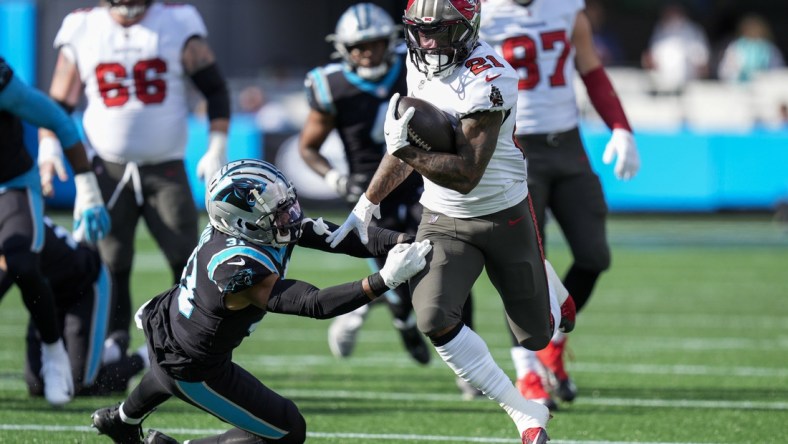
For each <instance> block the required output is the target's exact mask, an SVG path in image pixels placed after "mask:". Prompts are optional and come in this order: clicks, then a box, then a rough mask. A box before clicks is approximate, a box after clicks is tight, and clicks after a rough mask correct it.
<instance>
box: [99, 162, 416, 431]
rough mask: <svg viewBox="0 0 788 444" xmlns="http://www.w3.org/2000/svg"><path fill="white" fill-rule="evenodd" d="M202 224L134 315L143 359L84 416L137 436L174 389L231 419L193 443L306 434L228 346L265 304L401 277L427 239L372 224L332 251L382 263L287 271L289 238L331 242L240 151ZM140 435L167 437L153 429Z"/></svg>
mask: <svg viewBox="0 0 788 444" xmlns="http://www.w3.org/2000/svg"><path fill="white" fill-rule="evenodd" d="M205 200H206V208H207V210H208V215H209V218H210V224H209V225H208V226H207V227H206V229H205V231H203V233H202V235H201V237H200V241H199V244H198V245H197V247H196V248H195V250H194V252H193V253H192V255H191V258H190V259H189V262H188V264H187V265H186V267H185V268H184V271H183V275H182V277H181V281H180V283H179V284H178V285H176V286H174V287H173V288H171V289H169V290H167V291H166V292H164V293H162V294H160V295H158V296H156V297H155V298H153V299H151V300H150V301H149V302H147V303H146V304H145V305H144V306H143V307H142V308H140V310H138V312H137V315H136V321H137V322H138V326H140V327H141V328H142V329H143V330H144V331H145V336H146V338H147V343H148V347H149V351H150V358H151V368H150V370H149V371H148V372H147V373H146V374H145V375H144V376H143V378H142V380H141V381H140V383H139V385H138V386H137V387H136V388H135V389H134V390H133V391H132V392H131V394H129V396H128V397H127V398H126V399H125V401H123V402H122V403H121V404H120V405H118V406H115V407H107V408H102V409H99V410H97V411H96V412H94V413H93V417H92V419H93V426H94V427H95V428H97V429H98V431H99V433H102V434H105V435H107V436H109V437H110V438H112V439H113V440H114V441H115V442H119V443H140V442H142V439H143V438H142V426H141V423H142V420H143V419H144V418H145V417H146V416H147V415H148V414H150V413H151V412H152V411H153V410H154V409H155V408H156V407H157V406H159V405H160V404H162V403H163V402H164V401H166V400H167V399H169V398H170V397H172V396H176V397H178V398H180V399H182V400H183V401H185V402H187V403H189V404H192V405H194V406H196V407H198V408H200V409H202V410H204V411H206V412H208V413H210V414H212V415H214V416H215V417H217V418H219V419H221V420H223V421H225V422H227V423H229V424H231V425H233V426H234V428H232V429H230V430H228V431H227V432H225V433H222V434H220V435H216V436H211V437H207V438H202V439H194V440H190V441H189V442H190V443H192V444H200V443H230V442H232V443H234V444H243V443H287V444H291V443H303V442H304V441H305V440H306V422H305V420H304V418H303V416H302V415H301V413H300V412H299V410H298V407H297V406H296V405H295V403H294V402H293V401H291V400H290V399H287V398H285V397H283V396H281V395H279V394H278V393H276V392H274V391H273V390H271V389H270V388H268V387H266V386H265V385H264V384H263V383H262V382H260V381H259V380H257V379H256V378H255V377H254V376H252V375H251V374H250V373H249V372H247V371H246V370H244V369H243V368H241V367H240V366H239V365H237V364H235V363H233V362H232V361H231V358H232V351H233V349H235V348H236V347H237V346H238V345H239V344H240V343H241V341H242V340H243V339H244V338H245V337H246V336H248V335H249V334H250V333H251V332H252V331H253V330H254V329H255V328H256V327H257V324H258V323H259V322H260V321H261V320H262V318H263V316H264V315H265V314H266V313H267V312H273V313H283V314H294V315H298V316H305V317H312V318H318V319H325V318H331V317H334V316H337V315H340V314H343V313H347V312H349V311H351V310H354V309H356V308H358V307H360V306H362V305H364V304H366V303H368V302H370V301H371V300H373V299H375V298H376V297H378V296H380V295H382V294H383V293H385V292H386V291H388V290H389V289H392V288H396V287H397V286H398V285H400V284H401V283H403V282H405V281H406V280H408V279H409V278H410V277H412V276H413V275H414V274H415V273H417V272H418V271H420V270H421V269H422V268H423V267H424V265H425V260H424V256H425V255H426V254H427V253H428V252H429V250H430V248H431V246H430V244H429V243H426V242H423V243H410V244H405V243H404V242H411V241H412V240H413V237H412V236H409V235H406V234H404V233H399V232H396V231H391V230H386V229H381V228H377V229H376V228H370V238H369V243H368V244H366V245H364V244H362V243H361V241H360V239H359V238H358V237H356V236H352V237H349V238H347V239H346V240H344V241H343V242H342V243H341V244H340V245H339V247H338V249H339V251H340V252H342V253H345V254H348V255H352V256H356V257H375V256H381V255H383V254H385V253H386V252H388V258H387V261H386V264H385V265H384V266H383V267H382V269H381V270H380V271H379V272H377V273H374V274H372V275H370V276H368V277H365V278H364V279H361V280H360V281H354V282H349V283H345V284H341V285H337V286H333V287H329V288H324V289H319V288H316V287H315V286H313V285H311V284H309V283H307V282H303V281H299V280H292V279H286V278H285V272H286V270H287V266H288V262H289V260H290V256H291V253H292V251H293V249H294V247H295V246H296V245H300V246H304V247H307V248H316V249H320V250H324V251H331V249H330V247H329V246H328V244H327V243H326V241H325V238H326V237H327V235H328V234H330V230H331V229H334V228H337V227H336V225H328V224H326V223H324V222H323V221H322V219H318V220H312V219H308V218H304V216H303V213H302V211H301V208H300V206H299V203H298V199H297V196H296V192H295V189H294V188H293V186H292V184H291V183H290V182H289V181H288V180H287V178H286V177H285V176H284V175H283V174H282V173H281V172H280V171H279V170H277V169H276V167H274V166H273V165H271V164H269V163H267V162H263V161H258V160H248V159H247V160H239V161H235V162H231V163H229V164H227V165H225V166H224V167H223V168H222V169H221V170H220V171H219V172H218V173H216V175H214V177H213V178H212V180H211V182H210V184H209V187H208V190H207V192H206V197H205ZM144 442H146V443H173V442H176V441H175V440H174V439H172V438H170V437H167V436H166V435H164V434H162V433H161V432H158V431H155V430H151V431H150V432H149V434H148V436H147V437H146V438H145V441H144Z"/></svg>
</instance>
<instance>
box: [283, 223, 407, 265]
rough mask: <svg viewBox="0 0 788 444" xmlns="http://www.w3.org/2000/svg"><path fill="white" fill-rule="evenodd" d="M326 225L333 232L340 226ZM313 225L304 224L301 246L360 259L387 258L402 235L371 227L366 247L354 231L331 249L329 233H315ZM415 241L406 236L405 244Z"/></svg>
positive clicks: (300, 240)
mask: <svg viewBox="0 0 788 444" xmlns="http://www.w3.org/2000/svg"><path fill="white" fill-rule="evenodd" d="M325 223H326V225H328V227H329V229H330V230H331V231H332V232H333V231H334V230H336V229H337V228H339V226H338V225H336V224H335V223H333V222H328V221H326V222H325ZM312 224H313V222H312V221H308V222H306V223H305V224H304V228H303V234H302V235H301V238H300V239H299V240H298V245H299V246H301V247H306V248H312V249H314V250H320V251H326V252H329V253H342V254H346V255H348V256H353V257H360V258H369V257H379V256H385V255H386V253H388V251H389V250H391V248H392V247H394V245H397V244H398V243H399V242H397V239H399V236H400V235H401V234H402V233H400V232H399V231H392V230H388V229H385V228H379V227H369V242H368V243H367V244H366V245H364V244H362V243H361V240H360V239H359V237H358V233H356V232H355V231H353V232H351V233H349V234H348V235H347V237H346V238H345V239H343V240H342V242H340V243H339V245H337V246H336V248H331V246H330V245H329V244H328V243H327V242H326V237H328V233H326V234H317V233H315V230H313V229H312ZM414 240H415V236H413V235H406V236H405V240H404V243H408V242H413V241H414Z"/></svg>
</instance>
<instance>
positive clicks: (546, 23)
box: [479, 0, 585, 135]
mask: <svg viewBox="0 0 788 444" xmlns="http://www.w3.org/2000/svg"><path fill="white" fill-rule="evenodd" d="M584 7H585V2H584V1H583V0H561V1H557V0H536V1H534V2H533V3H532V4H531V5H530V6H528V7H524V6H521V5H519V4H517V3H516V2H514V1H513V0H487V1H486V2H485V3H484V14H482V20H481V26H480V28H479V36H480V38H481V39H482V40H484V41H486V42H487V43H489V44H490V45H491V46H492V47H493V48H495V50H496V51H497V52H498V53H499V54H500V55H502V56H503V58H504V59H505V60H506V61H507V62H509V64H510V65H512V67H513V68H514V69H515V70H516V71H517V74H518V76H519V77H520V81H519V82H518V84H517V89H518V97H517V134H518V135H522V134H532V133H551V132H559V131H566V130H568V129H571V128H574V127H575V126H577V120H578V116H577V112H578V111H577V103H576V99H575V90H574V83H573V82H574V76H575V49H574V47H573V46H572V44H571V41H572V30H573V29H574V26H575V18H576V17H577V14H578V12H580V11H582V10H583V8H584ZM545 110H549V111H547V112H545Z"/></svg>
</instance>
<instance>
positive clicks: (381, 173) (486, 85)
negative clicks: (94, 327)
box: [327, 0, 560, 444]
mask: <svg viewBox="0 0 788 444" xmlns="http://www.w3.org/2000/svg"><path fill="white" fill-rule="evenodd" d="M480 15H481V4H480V2H478V1H475V0H410V1H409V2H408V4H407V8H406V10H405V15H404V17H403V23H404V25H405V34H406V41H407V45H408V66H407V69H408V75H407V84H408V94H409V95H411V96H413V97H417V98H419V99H423V100H426V101H428V102H431V103H433V104H435V105H436V106H438V107H439V108H441V109H442V110H443V111H445V112H446V113H448V114H451V115H452V116H454V117H456V118H457V120H458V122H459V123H458V125H457V128H456V144H455V147H454V149H455V152H454V153H436V152H428V151H424V150H421V149H419V148H416V147H414V146H411V145H410V144H409V143H408V141H407V123H408V121H409V120H410V119H411V118H412V117H413V111H412V110H408V111H406V112H405V113H404V114H403V115H402V117H401V118H399V119H397V118H395V117H394V112H395V108H396V103H397V100H398V99H399V95H398V94H395V95H394V96H393V97H392V99H391V101H390V103H389V109H388V113H387V117H386V122H385V124H384V132H385V137H386V150H387V154H386V155H385V157H384V158H383V160H382V162H381V164H380V166H379V167H378V170H377V171H376V172H375V175H374V177H373V178H372V182H371V183H370V185H369V186H368V187H367V189H366V192H365V193H364V194H363V195H362V196H361V197H360V198H359V202H358V203H357V204H356V206H355V207H354V209H353V211H352V212H351V214H350V215H349V216H348V218H347V220H346V221H345V222H344V223H343V225H342V226H341V227H339V228H338V229H337V230H336V231H334V233H332V235H331V236H329V238H328V239H327V240H329V241H330V242H332V244H331V245H332V246H334V245H337V244H338V243H339V241H341V239H343V238H344V236H345V235H346V234H348V233H349V232H351V231H354V230H357V231H358V232H359V233H360V235H361V237H362V240H363V239H364V238H365V237H366V232H367V228H368V225H369V222H370V220H371V219H372V217H373V215H374V214H375V213H376V212H377V209H378V207H379V204H380V202H381V201H382V200H383V199H384V198H385V197H386V196H387V195H388V194H389V192H390V191H391V190H393V189H394V188H395V187H396V186H397V185H398V184H399V183H400V182H401V181H402V180H404V179H405V177H407V175H408V174H410V172H411V171H413V170H416V171H418V172H419V173H420V174H421V175H422V176H423V177H424V193H423V194H422V197H421V203H422V205H423V206H424V211H423V215H422V219H421V223H420V224H419V228H418V233H417V235H416V237H417V239H419V240H424V239H428V240H430V241H431V243H432V244H433V249H432V252H431V253H430V254H429V255H428V257H427V259H428V264H427V267H425V269H424V270H423V271H422V272H420V273H418V274H417V275H416V276H414V277H413V278H412V279H411V280H410V287H411V291H412V295H413V307H414V309H415V311H416V319H417V325H418V327H419V330H421V331H422V332H423V333H424V334H426V335H427V336H428V337H429V338H430V340H431V341H432V343H433V345H434V346H435V349H436V350H437V352H438V355H439V356H440V357H441V358H442V359H443V360H444V361H445V362H446V363H447V364H448V365H449V367H450V368H451V369H452V370H454V372H455V373H456V374H457V376H459V377H461V378H463V379H465V380H466V381H468V382H469V383H470V384H471V385H473V386H474V387H476V388H478V389H479V390H481V391H482V392H483V393H484V394H485V395H487V396H488V397H489V398H491V399H493V400H494V401H496V402H497V403H499V405H501V407H503V409H504V410H505V411H506V413H507V414H509V416H510V417H511V418H512V420H513V421H514V423H515V425H516V427H517V429H518V433H519V436H520V438H521V439H522V442H523V443H524V444H532V443H538V444H543V443H545V442H546V441H547V439H548V438H547V433H546V430H545V428H546V426H547V420H548V418H549V415H550V413H549V410H548V409H547V407H545V406H544V405H542V404H539V403H536V402H533V401H528V400H526V399H525V398H524V397H523V396H522V395H521V394H520V392H519V391H518V390H517V389H516V388H515V386H514V385H513V384H512V382H511V380H510V379H509V377H508V376H507V375H506V374H505V373H504V371H503V370H502V369H501V368H500V367H499V366H498V365H497V364H496V363H495V361H494V360H493V358H492V355H491V354H490V352H489V350H488V348H487V345H486V344H485V342H484V340H482V338H481V337H480V336H479V335H478V334H476V333H475V332H474V331H473V330H471V329H470V328H468V327H467V326H465V325H464V324H463V323H462V321H461V313H462V306H463V303H464V302H465V298H467V297H468V292H469V291H470V289H471V287H472V286H473V284H474V282H475V281H476V279H477V278H478V277H479V275H480V274H481V272H482V269H486V270H487V274H488V276H489V277H490V280H491V281H492V283H493V285H494V286H495V288H496V289H497V290H498V293H499V294H500V297H501V299H502V301H503V303H504V307H505V309H506V314H507V317H508V320H509V324H510V327H511V329H512V330H513V332H514V334H515V335H516V336H517V338H518V340H519V343H520V344H521V345H522V346H524V347H527V348H529V349H532V350H539V349H541V348H544V347H545V346H546V345H547V344H548V342H549V341H550V337H551V336H552V335H553V332H554V330H555V328H557V327H558V325H557V324H558V322H559V321H558V319H559V318H560V313H558V312H557V311H554V312H553V313H551V304H550V298H549V290H548V280H547V275H546V270H545V265H544V261H543V257H542V252H541V248H540V243H539V236H538V233H537V230H536V226H535V219H534V215H533V213H532V212H531V209H530V201H529V199H528V185H527V183H526V169H525V164H524V163H523V152H522V151H521V150H520V149H519V147H517V145H515V143H514V139H513V134H514V125H515V118H514V117H515V116H514V111H515V108H514V107H515V106H516V103H517V82H518V77H517V72H516V71H515V70H514V69H513V68H512V67H511V66H510V65H509V64H508V63H507V62H506V61H505V60H503V58H502V57H501V56H500V55H498V54H497V53H495V51H494V50H493V49H492V47H490V46H489V45H488V44H486V43H485V42H483V41H480V40H479V39H478V31H479V21H480Z"/></svg>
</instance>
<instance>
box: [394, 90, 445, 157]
mask: <svg viewBox="0 0 788 444" xmlns="http://www.w3.org/2000/svg"><path fill="white" fill-rule="evenodd" d="M410 107H413V108H414V109H415V110H416V112H415V113H414V114H413V118H412V119H410V122H408V142H410V143H411V145H413V146H415V147H418V148H421V149H423V150H425V151H435V152H440V153H453V152H455V147H454V127H455V125H456V124H454V123H453V120H455V119H453V118H452V117H451V116H449V115H448V114H446V113H445V112H443V110H441V109H440V108H438V107H437V106H435V105H433V104H431V103H429V102H427V101H424V100H421V99H417V98H415V97H408V96H403V97H400V98H399V101H398V102H397V110H396V112H395V113H394V114H395V116H396V117H397V118H398V119H399V118H400V116H402V114H404V113H405V111H407V110H408V108H410Z"/></svg>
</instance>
